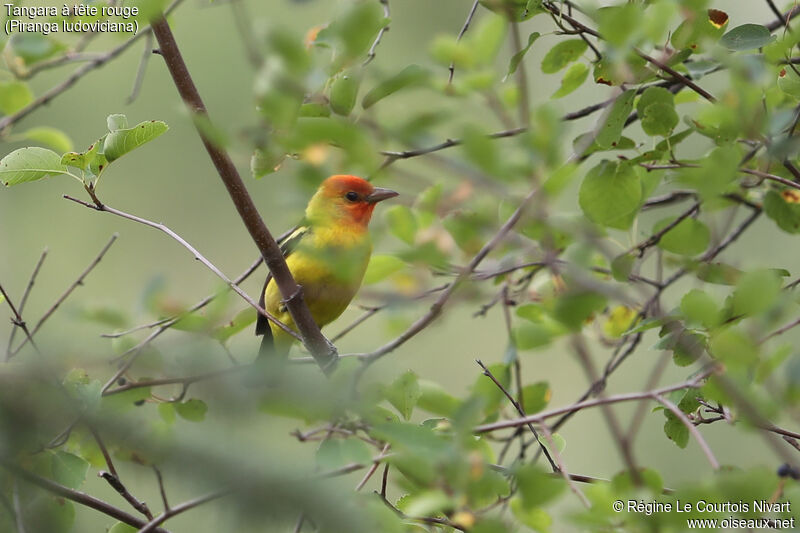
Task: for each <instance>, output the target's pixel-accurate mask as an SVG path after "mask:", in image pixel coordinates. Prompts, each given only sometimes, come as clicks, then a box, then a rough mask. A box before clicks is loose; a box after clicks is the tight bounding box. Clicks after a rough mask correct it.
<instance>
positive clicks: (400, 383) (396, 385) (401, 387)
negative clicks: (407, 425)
mask: <svg viewBox="0 0 800 533" xmlns="http://www.w3.org/2000/svg"><path fill="white" fill-rule="evenodd" d="M384 394H385V395H386V399H387V400H389V403H391V404H392V406H394V408H395V409H397V412H398V413H400V414H401V415H402V416H403V418H404V419H406V420H409V419H410V418H411V413H412V412H413V411H414V407H415V406H416V405H417V400H419V398H420V395H421V394H422V393H421V392H420V387H419V382H418V381H417V375H416V374H415V373H414V372H412V371H411V370H409V371H407V372H405V373H404V374H402V375H401V376H400V377H398V378H397V379H395V380H394V381H393V382H392V384H391V385H389V386H388V387H386V388H385V389H384Z"/></svg>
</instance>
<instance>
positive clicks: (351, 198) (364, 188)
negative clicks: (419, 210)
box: [319, 175, 397, 227]
mask: <svg viewBox="0 0 800 533" xmlns="http://www.w3.org/2000/svg"><path fill="white" fill-rule="evenodd" d="M319 193H320V194H321V196H322V197H323V198H324V199H325V203H326V204H327V205H328V206H331V207H333V209H335V211H336V213H337V215H339V217H340V219H341V221H342V222H350V223H352V224H357V225H360V226H364V227H366V225H367V224H369V220H370V217H372V211H373V210H374V209H375V204H377V203H378V202H380V201H382V200H386V199H387V198H394V197H395V196H397V193H396V192H394V191H392V190H389V189H383V188H380V187H373V185H372V184H371V183H370V182H368V181H367V180H364V179H361V178H359V177H357V176H349V175H336V176H331V177H330V178H328V179H326V180H325V181H324V182H322V186H321V187H320V191H319Z"/></svg>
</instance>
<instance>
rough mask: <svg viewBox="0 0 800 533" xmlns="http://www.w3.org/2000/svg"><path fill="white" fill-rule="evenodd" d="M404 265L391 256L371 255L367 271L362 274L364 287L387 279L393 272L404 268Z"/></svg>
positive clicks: (400, 260)
mask: <svg viewBox="0 0 800 533" xmlns="http://www.w3.org/2000/svg"><path fill="white" fill-rule="evenodd" d="M405 266H406V264H405V263H404V262H403V260H402V259H400V258H398V257H395V256H393V255H373V256H372V257H370V259H369V265H367V271H366V273H365V274H364V285H371V284H373V283H378V282H379V281H383V280H384V279H386V278H388V277H389V276H391V275H392V274H394V273H395V272H398V271H400V270H402V269H403V268H405Z"/></svg>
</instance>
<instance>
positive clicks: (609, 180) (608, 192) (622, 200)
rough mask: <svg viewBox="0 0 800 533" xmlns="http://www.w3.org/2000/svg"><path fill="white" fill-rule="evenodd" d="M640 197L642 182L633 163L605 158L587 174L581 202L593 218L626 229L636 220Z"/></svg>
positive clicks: (579, 194)
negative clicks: (634, 216)
mask: <svg viewBox="0 0 800 533" xmlns="http://www.w3.org/2000/svg"><path fill="white" fill-rule="evenodd" d="M641 196H642V184H641V181H640V179H639V176H638V175H637V174H636V172H634V171H633V169H632V168H631V167H630V165H627V164H625V163H622V162H618V161H607V160H604V161H601V162H600V164H599V165H597V166H595V167H594V168H592V169H591V170H590V171H589V172H588V173H587V174H586V177H585V178H584V179H583V183H582V184H581V188H580V192H579V193H578V201H579V203H580V207H581V209H582V210H583V213H584V214H585V215H586V216H587V217H588V218H589V219H590V220H592V221H594V222H596V223H598V224H601V225H604V226H610V227H612V228H619V229H625V228H627V227H628V226H630V224H631V222H632V221H633V215H635V213H636V211H637V210H638V208H639V202H640V201H641Z"/></svg>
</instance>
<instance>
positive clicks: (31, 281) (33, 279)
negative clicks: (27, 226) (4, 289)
mask: <svg viewBox="0 0 800 533" xmlns="http://www.w3.org/2000/svg"><path fill="white" fill-rule="evenodd" d="M46 257H47V248H45V249H44V250H43V251H42V255H40V256H39V261H37V263H36V266H35V267H33V272H32V273H31V277H30V279H29V280H28V286H27V287H25V292H24V293H22V299H21V300H20V301H19V309H18V311H19V314H20V315H21V314H22V313H23V311H24V310H25V304H26V303H27V301H28V296H29V295H30V293H31V289H33V285H34V283H36V278H37V277H38V276H39V270H40V269H41V268H42V263H44V260H45V258H46ZM16 333H17V328H14V329H12V330H11V335H10V336H9V337H8V346H6V358H9V357H10V356H11V346H13V344H14V336H15V335H16ZM6 360H8V359H6Z"/></svg>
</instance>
